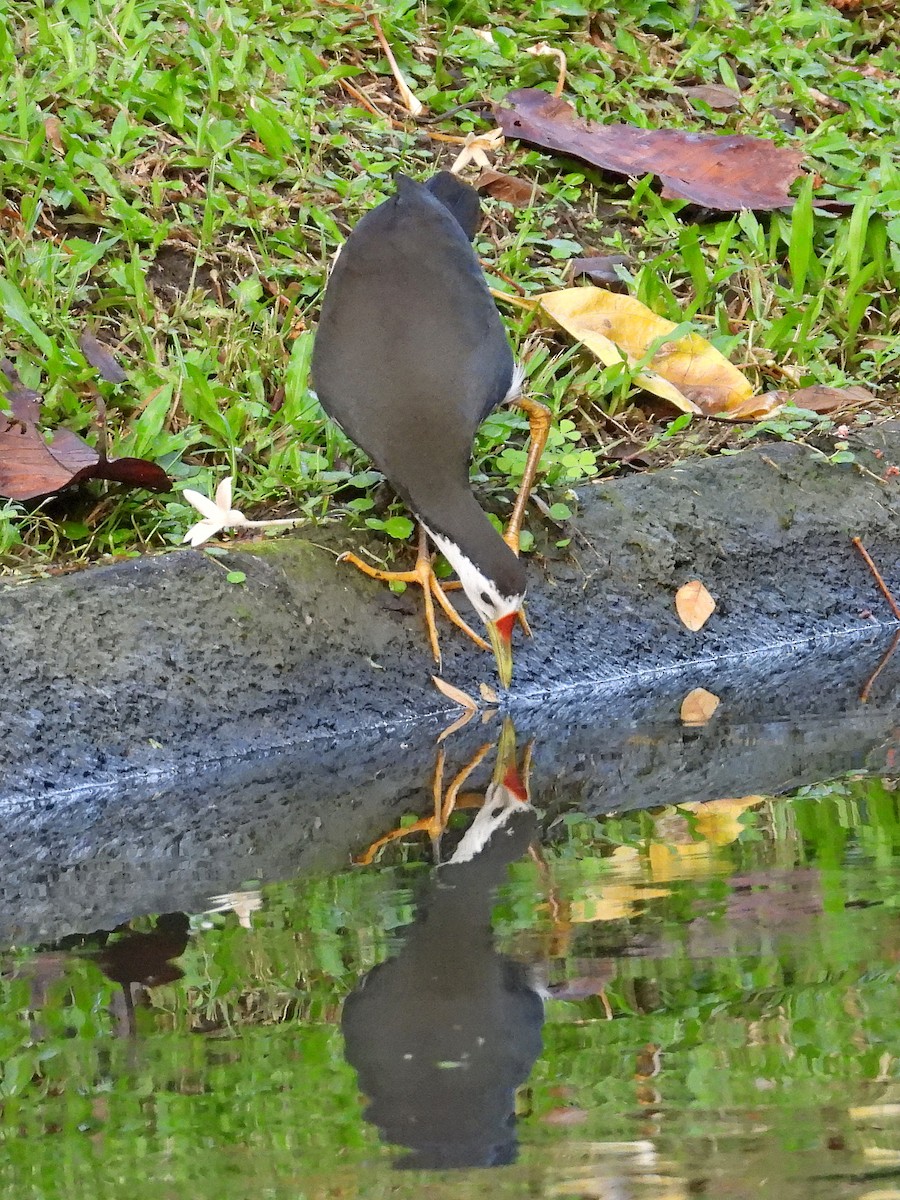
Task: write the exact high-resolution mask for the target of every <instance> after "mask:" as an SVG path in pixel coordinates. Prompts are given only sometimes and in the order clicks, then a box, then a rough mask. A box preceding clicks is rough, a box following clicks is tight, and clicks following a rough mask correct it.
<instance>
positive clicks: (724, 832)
mask: <svg viewBox="0 0 900 1200" xmlns="http://www.w3.org/2000/svg"><path fill="white" fill-rule="evenodd" d="M764 800H765V796H741V797H738V798H733V799H732V798H729V799H724V800H705V801H703V800H695V801H689V802H688V803H687V804H679V806H678V807H679V808H680V809H682V810H686V811H687V812H691V813H693V814H694V830H695V832H696V833H697V835H698V836H699V837H702V838H704V839H705V840H706V841H707V842H709V843H710V845H713V846H728V845H730V844H731V843H732V842H734V841H737V839H738V838H739V837H740V835H741V834H742V833H743V832H744V825H743V823H742V822H741V819H740V818H741V814H742V813H745V812H746V811H747V809H749V808H756V807H757V805H760V804H762V803H763V802H764Z"/></svg>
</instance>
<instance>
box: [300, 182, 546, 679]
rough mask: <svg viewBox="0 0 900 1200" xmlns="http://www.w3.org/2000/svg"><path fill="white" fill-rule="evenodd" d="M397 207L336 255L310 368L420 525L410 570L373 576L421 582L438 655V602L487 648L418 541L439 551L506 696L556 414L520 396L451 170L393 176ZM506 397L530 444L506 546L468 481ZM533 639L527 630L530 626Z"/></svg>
mask: <svg viewBox="0 0 900 1200" xmlns="http://www.w3.org/2000/svg"><path fill="white" fill-rule="evenodd" d="M396 181H397V190H396V192H395V194H394V195H393V196H391V197H390V198H389V199H388V200H385V201H384V203H382V204H380V205H379V206H378V207H377V208H375V209H373V210H372V211H371V212H369V213H367V214H366V216H364V217H363V218H362V220H360V221H359V222H358V224H357V225H356V226H355V228H354V229H353V231H352V233H351V234H350V237H349V238H348V239H347V242H346V244H345V245H344V247H343V249H342V251H341V253H340V255H339V257H338V260H337V263H336V264H335V267H334V270H333V272H332V274H331V278H330V279H329V282H328V286H327V288H326V291H325V300H324V303H323V305H322V315H321V318H320V320H319V327H318V330H317V333H316V340H315V347H314V350H313V360H312V377H313V384H314V386H315V389H316V392H317V394H318V397H319V400H320V402H321V404H322V407H323V408H324V409H325V411H326V412H327V413H328V415H329V416H330V417H332V418H333V419H334V420H335V421H336V422H337V423H338V425H340V426H341V428H342V429H343V430H344V432H345V433H346V434H347V435H348V437H350V438H352V440H353V441H354V442H356V444H357V445H358V446H359V447H360V448H361V449H362V450H364V451H365V452H366V454H368V456H369V457H370V458H371V459H372V461H373V462H374V464H375V465H376V467H378V469H379V470H380V471H381V472H382V473H383V474H384V476H385V478H386V479H387V480H388V482H389V483H390V484H391V485H392V486H393V487H394V489H395V490H396V492H397V493H398V494H399V496H400V497H401V499H402V500H403V501H404V502H405V503H406V505H407V506H408V507H409V509H410V510H411V512H412V513H413V514H414V516H415V517H416V518H417V519H418V521H419V523H420V526H421V528H420V534H419V555H418V560H417V563H416V568H415V570H413V571H406V572H390V571H379V570H376V569H375V568H374V567H370V566H369V565H368V564H367V563H363V562H362V561H361V560H360V559H358V558H357V557H356V556H355V555H347V556H346V557H347V558H348V559H349V560H351V561H352V562H354V563H355V565H356V566H358V567H360V568H361V569H362V570H363V571H365V572H366V573H367V574H369V575H372V576H374V577H375V578H377V579H386V580H391V579H397V580H402V581H403V582H407V583H418V584H420V585H421V587H422V588H423V591H424V595H425V613H426V619H427V621H428V630H429V637H430V640H431V646H432V650H433V652H434V655H435V658H436V659H437V660H438V662H440V650H439V647H438V640H437V629H436V627H435V623H434V604H433V599H432V597H434V599H437V601H438V603H439V604H440V605H441V607H442V608H443V609H444V611H445V612H446V613H447V615H448V616H449V617H450V619H451V620H452V621H453V622H454V623H455V624H457V625H459V626H460V627H461V628H462V629H464V630H465V631H466V632H467V633H468V634H469V636H470V637H472V638H473V640H475V641H477V642H478V643H479V644H480V645H482V646H486V643H485V642H484V640H483V639H481V638H479V637H478V635H477V634H475V633H474V632H473V631H472V630H471V629H469V627H468V626H467V625H466V624H465V622H464V621H463V620H462V618H461V617H460V616H459V615H458V614H457V613H456V611H455V610H454V609H453V607H452V605H451V604H450V602H449V600H448V599H447V597H446V596H445V595H444V591H443V589H442V588H441V586H440V584H439V583H438V581H437V579H436V578H435V575H434V572H433V570H432V566H431V558H430V555H429V553H428V549H427V543H426V540H425V535H426V534H427V536H428V537H430V538H431V540H432V541H433V542H434V543H435V545H436V546H437V547H438V548H439V549H440V550H441V551H442V552H443V554H444V555H445V557H446V558H447V560H448V561H449V562H450V564H451V566H452V567H453V568H454V569H455V571H456V573H457V575H458V576H459V580H460V583H461V585H462V587H463V589H464V591H465V593H466V595H467V596H468V598H469V600H470V601H471V603H472V605H473V606H474V608H475V611H476V612H477V613H478V614H479V616H480V617H481V618H482V619H483V620H484V622H485V623H486V625H487V630H488V635H489V638H490V642H491V646H492V647H493V650H494V654H495V655H496V658H497V665H498V669H499V673H500V679H501V682H502V683H503V685H504V686H507V685H508V684H509V681H510V678H511V675H512V632H513V628H514V626H515V623H516V620H517V618H518V617H519V616H520V615H521V617H522V622H523V625H524V624H525V622H524V615H523V614H522V600H523V597H524V594H525V571H524V569H523V567H522V564H521V562H520V561H519V559H518V542H519V531H520V528H521V523H522V517H523V514H524V509H525V504H526V503H527V499H528V493H529V491H530V488H531V483H532V481H533V479H534V474H535V471H536V469H537V464H538V460H539V458H540V455H541V452H542V450H543V448H544V444H545V442H546V439H547V432H548V429H549V423H550V414H549V412H548V411H547V409H546V408H544V406H543V405H540V404H536V403H535V402H534V401H532V400H528V399H526V398H525V397H522V396H520V395H519V394H518V392H519V384H520V381H521V376H520V373H519V372H518V371H517V370H516V367H515V363H514V360H513V355H512V351H511V349H510V346H509V342H508V340H507V337H506V333H505V331H504V328H503V325H502V323H501V321H500V316H499V314H498V312H497V309H496V306H495V304H494V301H493V299H492V298H491V294H490V291H489V290H488V286H487V283H486V281H485V278H484V275H483V274H482V271H481V267H480V265H479V262H478V259H477V257H476V255H475V252H474V250H473V248H472V245H471V239H472V238H473V237H474V236H475V230H476V227H477V224H478V219H479V216H480V201H479V198H478V193H477V192H476V191H475V190H474V188H471V187H469V185H468V184H465V183H463V182H462V181H461V180H459V179H457V178H456V176H454V175H452V174H450V173H449V172H447V171H442V172H440V173H439V174H437V175H435V176H434V177H433V178H431V179H430V180H429V181H428V182H427V183H426V184H420V183H416V182H414V181H413V180H411V179H408V178H406V177H405V176H403V175H398V176H397V177H396ZM504 400H509V401H512V402H514V403H515V404H517V405H519V406H520V407H521V408H522V409H523V410H524V411H525V412H526V413H527V415H528V419H529V424H530V426H531V446H530V450H529V455H528V461H527V464H526V469H525V475H524V477H523V480H522V486H521V489H520V492H519V496H518V498H517V500H516V504H515V507H514V509H513V515H512V518H511V520H510V525H509V529H508V530H507V533H506V535H505V537H501V535H500V534H499V533H497V531H496V530H495V529H494V527H493V525H492V524H491V523H490V521H489V520H488V518H487V516H486V515H485V513H484V512H483V511H482V509H481V508H480V507H479V505H478V503H477V501H476V500H475V497H474V496H473V494H472V488H471V484H470V482H469V462H470V459H471V455H472V442H473V440H474V437H475V432H476V430H477V429H478V426H479V425H480V423H481V422H482V421H483V420H484V418H485V417H486V416H487V414H488V413H489V412H490V411H491V410H492V409H493V408H495V407H496V406H497V405H498V404H500V403H501V402H502V401H504ZM526 628H527V626H526Z"/></svg>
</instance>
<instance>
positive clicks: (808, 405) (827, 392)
mask: <svg viewBox="0 0 900 1200" xmlns="http://www.w3.org/2000/svg"><path fill="white" fill-rule="evenodd" d="M767 395H768V397H770V398H774V399H776V400H777V401H778V402H779V403H780V404H793V405H795V406H796V407H797V408H805V409H806V410H807V411H808V412H815V413H826V412H835V411H836V410H837V409H839V408H849V407H850V406H851V405H853V404H868V403H869V402H870V401H872V400H874V399H875V397H874V396H873V395H872V393H871V392H870V391H869V390H868V389H867V388H864V387H857V386H853V387H846V388H833V387H825V385H824V384H819V383H814V384H813V385H812V386H811V387H805V388H798V389H797V391H795V392H789V391H777V392H769V393H767Z"/></svg>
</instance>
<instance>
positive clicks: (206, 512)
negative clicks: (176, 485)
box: [181, 475, 248, 546]
mask: <svg viewBox="0 0 900 1200" xmlns="http://www.w3.org/2000/svg"><path fill="white" fill-rule="evenodd" d="M231 483H232V477H231V476H230V475H226V476H225V478H224V479H223V480H222V482H221V483H220V484H219V486H218V487H217V488H216V498H215V500H210V498H209V496H204V495H203V494H202V492H195V491H194V490H193V488H185V489H184V491H183V492H182V493H181V494H182V496H184V498H185V500H187V502H188V504H192V505H193V506H194V508H196V510H197V512H198V513H199V514H200V515H201V517H203V520H202V521H198V522H197V524H196V525H192V526H191V527H190V529H189V530H188V531H187V533H186V534H185V535H184V537H183V538H182V541H185V542H190V543H191V545H192V546H201V545H202V544H203V543H204V542H206V541H208V540H209V539H210V538H211V537H215V535H216V534H217V533H221V532H222V530H223V529H235V528H237V526H239V525H246V524H248V521H247V518H246V517H245V516H244V514H243V513H242V512H240V511H239V510H238V509H236V508H232V507H231Z"/></svg>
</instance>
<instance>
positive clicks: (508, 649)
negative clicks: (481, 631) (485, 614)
mask: <svg viewBox="0 0 900 1200" xmlns="http://www.w3.org/2000/svg"><path fill="white" fill-rule="evenodd" d="M517 615H518V614H516V613H510V614H509V616H506V617H501V618H500V620H499V621H488V622H487V631H488V638H489V639H490V643H491V649H492V650H493V651H494V658H496V660H497V673H498V675H499V676H500V683H501V684H502V685H503V687H505V688H508V687H509V685H510V681H511V680H512V670H513V660H512V631H513V629H514V628H515V624H516V617H517Z"/></svg>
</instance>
